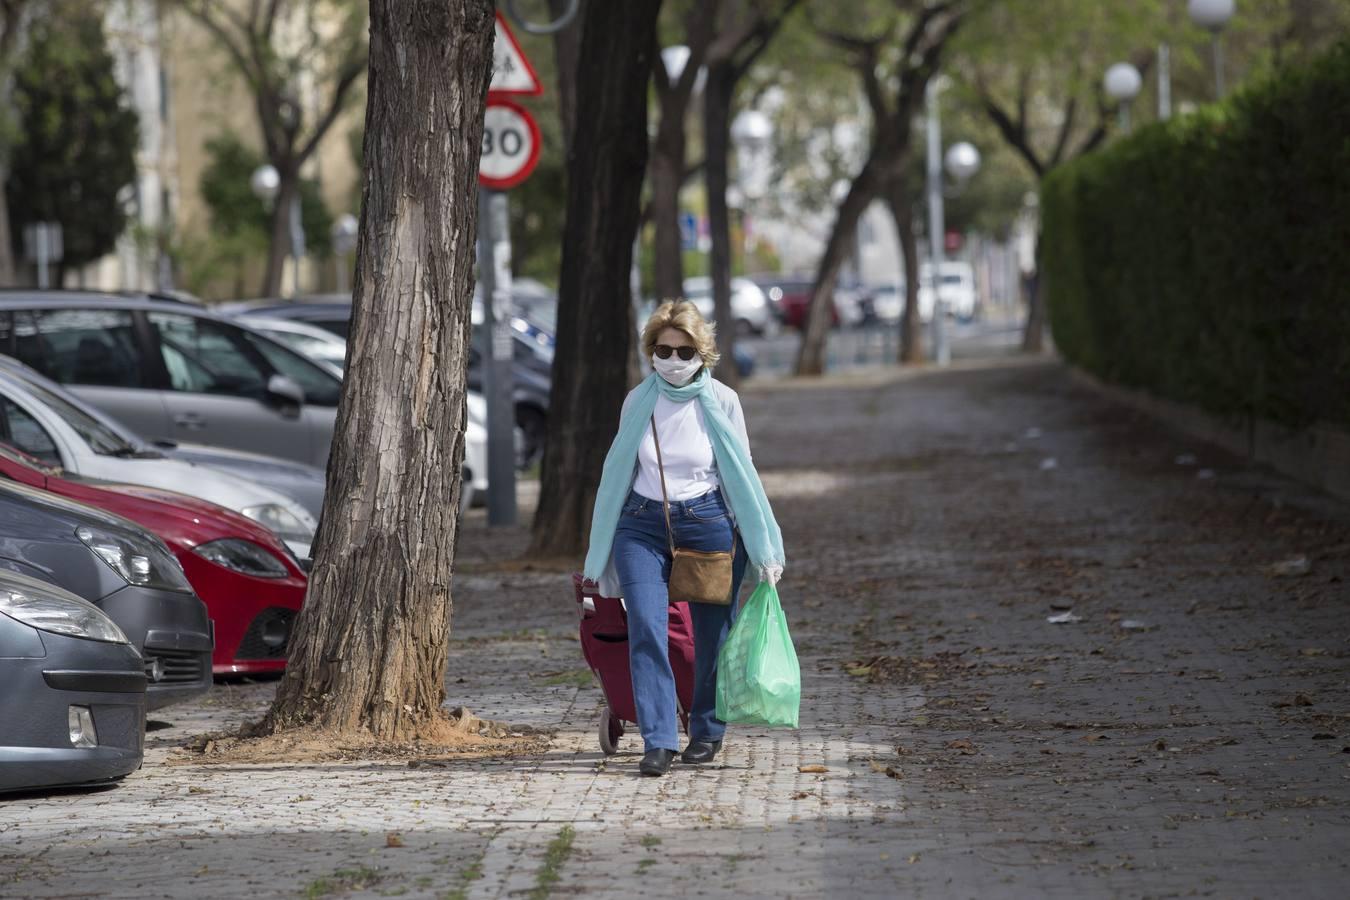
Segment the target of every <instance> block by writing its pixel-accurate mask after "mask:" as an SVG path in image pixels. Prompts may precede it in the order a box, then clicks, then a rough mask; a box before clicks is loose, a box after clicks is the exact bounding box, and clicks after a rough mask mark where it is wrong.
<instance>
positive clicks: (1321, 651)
mask: <svg viewBox="0 0 1350 900" xmlns="http://www.w3.org/2000/svg"><path fill="white" fill-rule="evenodd" d="M1299 653H1302V654H1303V655H1304V656H1326V655H1327V648H1326V647H1304V648H1303V649H1302V650H1300V651H1299ZM208 752H209V751H208Z"/></svg>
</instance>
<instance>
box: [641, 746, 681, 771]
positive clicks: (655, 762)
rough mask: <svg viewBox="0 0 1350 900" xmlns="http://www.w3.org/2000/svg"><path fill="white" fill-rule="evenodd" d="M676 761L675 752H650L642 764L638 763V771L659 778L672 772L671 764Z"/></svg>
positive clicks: (643, 758) (644, 757)
mask: <svg viewBox="0 0 1350 900" xmlns="http://www.w3.org/2000/svg"><path fill="white" fill-rule="evenodd" d="M674 761H675V751H674V750H648V751H647V754H646V755H645V756H643V757H642V762H640V763H638V771H639V772H641V773H642V774H643V775H653V776H657V777H659V776H661V775H664V774H666V773H667V772H669V771H670V764H671V763H672V762H674Z"/></svg>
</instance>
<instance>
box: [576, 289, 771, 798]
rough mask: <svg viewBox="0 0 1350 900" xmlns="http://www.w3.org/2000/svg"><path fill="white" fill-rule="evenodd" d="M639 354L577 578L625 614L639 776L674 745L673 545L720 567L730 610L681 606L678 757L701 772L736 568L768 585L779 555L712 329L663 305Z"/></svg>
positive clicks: (692, 314) (656, 766)
mask: <svg viewBox="0 0 1350 900" xmlns="http://www.w3.org/2000/svg"><path fill="white" fill-rule="evenodd" d="M642 349H643V352H645V353H646V355H647V358H648V359H649V360H650V361H651V364H652V368H653V370H654V371H653V372H652V374H651V375H649V376H648V377H647V378H646V379H644V380H643V382H642V383H641V384H639V385H638V386H637V387H636V388H634V389H633V390H632V391H631V392H630V393H629V394H628V397H627V398H626V399H625V400H624V404H623V413H622V416H621V418H620V422H619V432H618V434H617V435H616V436H615V438H614V442H613V443H612V444H611V445H610V448H609V455H608V456H606V457H605V468H604V474H603V476H602V477H601V481H600V490H599V493H598V494H597V495H596V499H595V511H594V514H593V516H592V519H591V537H590V548H589V552H588V553H587V556H586V569H585V575H586V577H587V578H588V579H590V580H592V581H595V582H598V584H599V587H600V592H601V594H602V595H604V596H610V597H620V596H621V597H623V598H624V601H625V604H626V605H627V609H628V648H629V651H628V652H629V663H630V667H631V670H632V675H633V697H634V700H635V701H636V706H637V717H638V727H639V729H640V730H641V731H642V740H643V744H644V750H645V755H644V756H643V757H642V763H641V764H640V766H639V770H640V771H641V772H642V774H643V775H657V776H659V775H664V774H666V772H667V771H669V769H670V764H671V762H672V761H673V760H674V758H675V755H676V752H677V750H678V747H679V739H678V735H679V722H678V711H677V702H676V695H675V676H674V672H673V671H672V669H671V666H670V657H669V643H668V635H667V627H668V623H669V612H668V609H667V605H668V603H669V602H671V599H672V598H671V597H670V590H669V586H670V582H671V570H672V563H673V558H674V556H675V555H676V552H677V549H678V552H679V553H681V554H685V555H686V556H690V555H692V556H700V555H702V556H705V557H706V556H707V555H708V554H731V557H732V558H731V559H730V563H731V577H730V581H731V594H730V598H720V600H726V599H729V601H730V602H729V603H727V602H701V603H691V604H690V612H691V614H692V616H693V624H694V700H693V708H692V709H691V710H689V745H688V746H687V747H686V748H685V750H684V753H683V754H682V756H681V759H682V760H683V761H684V762H686V763H706V762H711V761H712V759H713V757H715V756H716V755H717V752H718V750H720V749H721V746H722V736H723V733H724V732H725V730H726V724H725V723H724V722H722V721H720V720H719V719H718V718H717V716H716V712H715V710H716V703H717V654H718V651H719V650H720V649H721V647H722V642H723V641H724V640H725V639H726V636H727V632H728V631H729V630H730V628H731V624H732V621H733V620H734V619H735V616H736V606H737V603H736V598H737V597H738V595H739V591H740V586H741V579H742V577H743V576H744V573H745V568H746V564H747V559H748V561H749V563H750V564H751V565H753V567H754V571H755V573H756V575H757V576H758V578H759V580H761V581H768V582H769V583H770V584H776V583H777V582H778V579H779V577H780V576H781V575H782V573H783V561H784V555H783V535H782V532H781V531H780V530H779V528H778V523H777V522H776V521H775V520H774V516H773V510H772V509H770V507H769V501H768V499H767V498H766V497H765V496H764V487H763V485H762V484H761V483H760V480H759V475H758V473H757V472H756V471H755V467H754V463H753V462H752V461H751V458H750V440H749V437H748V436H747V434H746V431H745V414H744V413H743V412H742V410H741V401H740V398H739V397H738V396H737V395H736V392H735V391H733V390H732V389H731V388H729V387H727V386H726V385H724V384H722V383H721V382H718V381H715V380H714V379H713V377H712V372H711V370H712V368H713V367H714V366H716V365H717V361H718V354H717V349H716V342H715V340H714V337H713V329H712V327H711V326H710V325H709V324H708V323H707V322H705V321H704V320H703V317H702V316H701V315H699V312H698V309H697V307H695V306H694V304H692V303H688V302H684V301H679V302H670V303H665V304H663V305H662V306H660V307H659V308H658V309H657V310H656V312H655V313H653V314H652V317H651V319H650V320H648V322H647V325H646V327H645V328H644V329H643V332H642ZM667 514H668V515H667ZM689 551H695V552H694V553H692V554H691V553H689ZM725 561H726V560H722V559H719V560H716V562H725ZM685 562H688V560H687V559H682V560H681V563H682V564H683V563H685ZM673 599H674V600H677V601H678V600H683V599H689V598H688V597H681V596H676V597H674V598H673Z"/></svg>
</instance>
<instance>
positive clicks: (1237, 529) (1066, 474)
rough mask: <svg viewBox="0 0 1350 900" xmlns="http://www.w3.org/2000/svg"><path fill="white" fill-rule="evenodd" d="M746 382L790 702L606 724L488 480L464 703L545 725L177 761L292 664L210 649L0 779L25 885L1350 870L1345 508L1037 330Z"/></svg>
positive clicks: (1288, 882) (1053, 883)
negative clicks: (1092, 388)
mask: <svg viewBox="0 0 1350 900" xmlns="http://www.w3.org/2000/svg"><path fill="white" fill-rule="evenodd" d="M745 406H746V411H747V415H748V418H749V426H750V431H751V435H752V437H753V439H754V443H755V447H754V449H755V457H756V461H757V462H758V463H759V465H760V466H761V468H762V470H763V471H764V474H765V479H766V483H767V486H768V490H769V493H770V495H771V497H772V498H773V500H774V502H775V508H776V509H777V510H778V512H779V515H780V518H781V519H782V521H783V525H784V530H785V533H786V539H787V546H788V553H789V565H788V571H787V575H786V577H785V581H784V584H783V586H782V587H783V597H784V602H785V604H786V605H787V607H788V615H789V620H790V622H791V624H792V627H793V631H794V634H795V636H796V638H797V641H798V645H799V652H800V656H801V660H802V666H803V678H804V682H805V693H806V702H805V704H804V707H803V711H802V728H801V730H799V731H795V732H788V731H767V730H758V729H744V728H737V729H735V730H734V731H733V732H732V733H731V735H730V739H729V743H728V745H727V749H726V751H725V753H724V756H723V757H719V764H718V765H716V766H712V767H707V768H693V767H679V766H677V767H676V769H675V770H674V771H673V772H672V774H671V775H670V776H668V777H667V778H665V779H642V778H639V777H637V776H636V772H635V769H636V760H637V750H638V749H640V743H639V742H638V741H637V740H636V739H635V738H626V739H625V741H626V744H625V748H626V750H627V751H628V752H626V753H623V754H620V755H619V756H617V757H614V758H611V759H608V760H606V759H605V758H604V757H602V756H601V754H600V753H599V751H598V748H597V745H596V740H595V726H596V722H597V714H598V710H599V706H600V694H599V691H598V690H596V689H595V687H594V686H593V685H591V684H590V683H589V681H588V679H587V678H586V676H585V673H584V670H583V669H582V665H583V664H582V662H581V657H580V652H579V647H578V644H577V642H576V635H575V627H576V623H575V613H574V611H573V609H572V601H571V597H570V586H569V584H568V582H567V581H566V580H565V577H564V576H563V575H562V574H561V573H550V572H532V571H525V572H517V571H514V570H511V569H509V568H506V569H500V570H494V567H493V561H495V560H502V559H506V558H509V557H511V556H513V555H515V554H517V553H518V552H519V551H520V549H521V548H522V547H523V546H524V542H525V536H524V531H523V529H521V530H515V531H510V532H506V533H501V532H498V533H491V534H490V533H488V532H487V529H486V528H485V527H484V526H483V524H482V521H481V513H474V514H473V516H472V517H471V520H470V522H469V524H468V525H467V526H466V529H465V534H464V539H463V542H462V545H461V550H460V556H459V559H460V564H461V566H462V567H463V570H464V571H462V572H461V573H460V574H459V575H457V576H456V580H455V601H456V619H455V640H454V642H453V652H452V658H451V663H450V673H449V676H448V684H447V689H448V694H449V699H450V703H451V704H452V705H459V704H460V703H463V704H465V705H467V706H469V707H470V708H471V709H472V710H473V711H474V712H475V713H476V714H478V715H480V716H483V717H488V718H494V719H502V720H507V721H511V722H516V723H521V724H529V725H537V726H547V727H552V728H556V729H557V737H556V739H555V740H553V742H552V743H551V744H550V746H549V748H548V750H547V751H546V752H545V753H542V754H541V755H539V756H537V757H528V758H517V759H508V760H488V761H482V760H480V761H465V762H462V763H454V764H449V765H445V766H419V767H410V766H409V765H407V764H394V763H352V764H343V765H311V766H232V767H220V766H199V765H188V766H182V765H166V764H165V760H166V756H167V754H168V748H169V747H171V746H173V745H176V744H178V743H181V742H182V741H183V740H185V739H186V738H187V737H189V736H191V735H193V734H198V733H201V732H203V731H205V730H210V729H214V728H219V727H222V726H225V725H230V724H234V723H237V722H240V721H243V720H244V719H246V718H248V717H250V716H254V715H257V714H258V713H259V712H260V711H261V710H262V709H263V708H264V707H265V705H266V702H267V700H268V699H269V697H270V695H271V693H272V690H273V686H272V685H269V684H251V685H233V686H218V687H217V689H216V690H215V691H214V692H213V693H212V694H211V695H210V696H209V697H208V698H207V699H206V701H204V702H202V703H200V704H196V705H193V706H190V707H186V708H182V709H178V708H174V709H170V710H165V711H162V713H160V714H159V715H161V716H163V717H165V718H166V719H169V720H171V721H170V723H169V727H162V728H158V729H157V730H155V731H153V732H151V734H150V735H149V742H150V747H151V749H150V752H149V754H148V756H147V762H146V766H145V768H144V769H143V770H142V771H141V772H140V773H138V774H136V775H134V776H132V777H131V778H129V779H128V780H127V781H126V782H124V783H123V784H122V785H121V786H120V787H117V788H115V789H112V790H108V791H102V792H97V793H92V794H91V793H71V794H63V795H56V796H48V797H24V798H19V799H14V800H9V801H0V897H47V898H54V897H85V896H115V897H137V898H146V897H184V896H195V897H251V898H264V897H296V896H308V897H321V896H344V897H345V896H360V897H376V896H407V897H484V898H487V897H493V898H504V897H530V898H535V897H539V898H542V897H545V896H549V895H550V893H551V895H553V896H558V897H562V896H586V897H592V896H594V897H627V896H632V895H634V894H640V895H645V896H652V897H662V896H686V895H693V896H708V897H733V896H737V897H745V896H755V897H760V896H763V897H824V896H829V897H906V896H918V897H962V898H964V897H971V898H990V897H1065V898H1079V897H1098V896H1102V897H1165V896H1214V897H1264V898H1268V897H1282V896H1299V897H1300V898H1317V897H1340V896H1343V895H1344V893H1345V884H1346V883H1347V879H1350V855H1347V853H1346V848H1347V846H1350V809H1348V807H1347V801H1350V664H1347V660H1348V659H1350V624H1348V623H1350V509H1347V508H1346V507H1345V506H1344V505H1339V504H1336V503H1334V502H1331V501H1328V500H1326V499H1325V498H1321V497H1318V496H1315V495H1310V494H1307V493H1305V492H1303V491H1302V490H1300V489H1299V488H1298V487H1296V486H1294V485H1292V484H1291V483H1289V482H1287V481H1284V480H1281V479H1279V478H1276V477H1273V476H1270V475H1267V474H1264V473H1261V472H1255V471H1249V470H1247V469H1246V468H1245V467H1244V466H1242V465H1241V464H1240V463H1239V462H1238V461H1236V460H1233V459H1232V458H1229V457H1226V456H1223V455H1222V454H1220V453H1218V452H1217V451H1212V450H1210V449H1208V448H1206V447H1204V446H1197V445H1196V444H1194V443H1193V442H1190V441H1188V440H1187V439H1185V438H1182V437H1180V436H1177V435H1174V434H1171V433H1168V432H1165V431H1162V430H1160V429H1158V428H1157V427H1156V426H1154V425H1153V424H1152V423H1150V422H1148V421H1146V420H1144V419H1142V418H1141V417H1139V416H1137V415H1136V414H1134V413H1131V412H1129V411H1127V410H1124V409H1121V408H1117V407H1113V406H1110V405H1108V404H1106V403H1105V402H1104V401H1102V400H1100V399H1099V398H1098V397H1097V396H1096V395H1094V394H1092V393H1089V392H1087V391H1086V390H1085V389H1083V388H1079V387H1075V386H1073V385H1072V384H1071V382H1070V380H1069V379H1068V377H1067V376H1066V374H1065V373H1064V371H1063V370H1062V369H1060V368H1059V367H1057V366H1054V365H1049V364H1028V363H1026V362H1019V361H1012V362H1002V363H998V364H996V365H989V366H985V367H979V366H971V367H967V368H958V369H956V370H953V371H949V372H944V373H918V374H911V375H899V374H897V373H894V372H888V373H872V374H859V375H855V376H850V377H848V378H846V379H830V380H826V381H824V382H821V383H814V384H806V385H794V384H782V385H775V386H765V387H758V386H757V387H754V388H752V389H750V390H748V391H747V392H746V395H745ZM1299 557H1306V558H1307V560H1308V568H1309V569H1310V571H1309V572H1308V573H1307V574H1304V575H1288V576H1284V575H1279V574H1276V572H1277V571H1279V569H1278V568H1277V569H1272V568H1271V566H1272V565H1277V564H1281V563H1287V562H1288V561H1290V560H1293V559H1296V558H1299ZM1292 568H1293V569H1294V570H1295V571H1298V570H1301V569H1302V568H1303V567H1302V565H1299V564H1296V565H1293V566H1292ZM1063 607H1071V610H1067V611H1071V612H1072V613H1073V614H1074V615H1076V616H1078V617H1080V618H1079V621H1076V622H1071V623H1067V624H1050V623H1049V622H1047V617H1049V616H1052V615H1056V614H1059V613H1061V612H1064V611H1066V610H1065V609H1063ZM815 765H821V766H824V767H825V768H826V770H827V771H825V772H824V773H823V774H815V773H809V772H808V773H804V772H801V771H800V767H802V766H815ZM390 833H394V834H396V835H397V838H396V839H393V840H391V839H390V838H389V834H390ZM390 844H401V845H402V846H389V845H390Z"/></svg>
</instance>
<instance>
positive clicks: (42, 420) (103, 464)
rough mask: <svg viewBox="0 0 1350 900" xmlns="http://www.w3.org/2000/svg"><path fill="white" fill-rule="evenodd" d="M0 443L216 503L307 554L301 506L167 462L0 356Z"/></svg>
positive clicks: (248, 484)
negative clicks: (243, 516)
mask: <svg viewBox="0 0 1350 900" xmlns="http://www.w3.org/2000/svg"><path fill="white" fill-rule="evenodd" d="M44 382H45V383H44ZM0 442H4V443H7V444H9V445H11V446H13V447H17V448H18V449H20V450H22V451H24V452H25V453H27V454H28V455H29V456H32V457H34V458H36V459H39V460H41V461H42V462H44V463H47V464H49V465H54V466H60V467H61V468H62V469H64V470H65V471H66V472H67V473H70V474H73V475H78V476H81V477H84V478H93V479H97V480H100V481H115V482H123V483H126V484H139V485H144V486H146V487H154V488H161V489H163V490H168V491H175V492H177V493H180V494H186V495H188V496H190V497H197V498H199V499H202V500H208V501H210V502H212V503H216V504H219V505H220V506H224V507H226V508H227V509H232V510H234V511H235V512H238V513H242V514H243V515H245V516H247V517H248V518H250V519H253V520H254V521H256V522H258V523H259V524H261V525H263V526H265V527H266V528H268V529H270V530H271V531H273V532H274V533H275V534H276V535H277V536H278V537H279V538H281V539H282V540H283V541H285V542H286V544H287V546H289V547H290V548H291V551H292V552H293V553H295V555H296V556H297V557H298V558H300V559H306V558H307V557H309V555H310V545H311V544H312V543H313V541H314V533H315V531H316V530H317V529H318V521H317V518H316V516H315V515H314V514H313V513H311V512H310V510H309V509H307V508H306V507H305V506H304V505H303V504H302V503H300V502H298V501H296V500H295V499H293V498H291V497H289V496H287V495H286V494H283V493H281V492H279V491H276V490H273V489H271V488H268V487H265V486H263V485H260V484H256V483H254V482H253V481H250V480H247V479H241V478H239V477H238V476H237V475H234V474H228V473H226V472H224V471H222V470H218V469H215V468H212V467H210V466H209V465H198V464H194V463H192V462H187V461H183V460H177V459H168V458H166V457H165V456H164V454H163V453H160V452H159V451H157V450H155V449H153V448H149V447H146V446H145V445H144V444H143V443H142V442H140V441H137V440H132V439H129V438H127V437H124V436H123V435H122V433H121V430H120V429H118V428H116V427H115V425H114V424H113V423H110V422H108V421H107V417H106V416H105V415H104V414H102V413H100V412H99V411H97V410H92V409H90V408H88V407H87V406H86V405H84V404H83V403H81V402H80V401H79V400H78V399H75V398H71V397H69V395H68V394H67V393H66V392H65V391H64V390H63V389H62V388H61V387H60V386H59V385H52V384H51V383H50V382H47V380H46V379H44V378H42V376H40V375H38V374H37V373H36V372H33V371H32V370H31V369H28V368H27V367H25V366H23V365H22V364H21V363H18V362H17V361H14V360H11V359H9V358H8V357H0Z"/></svg>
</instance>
